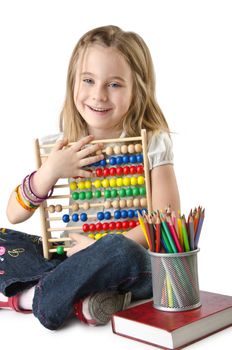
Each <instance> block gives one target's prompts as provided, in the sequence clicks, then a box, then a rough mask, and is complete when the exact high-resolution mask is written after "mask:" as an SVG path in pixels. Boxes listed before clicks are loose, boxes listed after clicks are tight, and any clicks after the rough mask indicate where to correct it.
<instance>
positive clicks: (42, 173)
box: [6, 135, 103, 224]
mask: <svg viewBox="0 0 232 350" xmlns="http://www.w3.org/2000/svg"><path fill="white" fill-rule="evenodd" d="M92 140H93V136H91V135H89V136H86V137H84V138H83V139H81V140H80V141H78V142H76V143H74V144H73V145H72V146H71V147H66V146H67V144H68V141H67V140H62V141H59V142H57V144H56V145H55V147H54V148H53V150H52V152H51V154H50V155H49V157H48V158H47V160H46V161H45V162H44V163H43V165H42V166H41V167H40V168H39V169H38V171H37V172H36V173H35V174H34V176H33V177H32V183H31V185H32V189H33V192H34V193H36V195H37V196H39V197H45V196H46V195H47V194H48V192H49V190H50V189H51V188H52V187H53V186H54V185H55V183H56V182H57V181H58V179H60V178H70V177H73V176H84V177H90V176H91V172H90V171H87V170H83V169H82V167H84V166H86V165H89V164H92V163H95V162H98V161H100V160H101V159H102V158H103V155H102V154H100V155H94V156H91V154H94V153H96V151H98V150H100V149H101V148H102V147H103V145H102V144H95V145H90V146H89V147H85V146H86V145H87V144H89V143H90V142H91V141H92ZM6 213H7V217H8V220H9V221H10V222H11V223H12V224H17V223H20V222H23V221H25V220H27V219H28V218H30V217H31V216H32V215H33V212H31V211H28V210H26V209H24V208H23V207H22V206H21V205H20V204H19V203H18V201H17V199H16V193H15V191H13V192H12V193H11V195H10V198H9V201H8V205H7V211H6Z"/></svg>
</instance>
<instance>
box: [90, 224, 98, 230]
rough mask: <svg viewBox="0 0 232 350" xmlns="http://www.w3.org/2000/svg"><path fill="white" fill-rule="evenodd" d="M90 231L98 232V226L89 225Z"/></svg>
mask: <svg viewBox="0 0 232 350" xmlns="http://www.w3.org/2000/svg"><path fill="white" fill-rule="evenodd" d="M89 230H90V231H91V232H94V231H96V225H95V224H90V225H89Z"/></svg>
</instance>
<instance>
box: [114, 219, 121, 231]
mask: <svg viewBox="0 0 232 350" xmlns="http://www.w3.org/2000/svg"><path fill="white" fill-rule="evenodd" d="M115 228H116V229H117V230H120V229H121V228H122V223H121V221H117V222H116V224H115Z"/></svg>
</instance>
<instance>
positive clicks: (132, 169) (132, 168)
mask: <svg viewBox="0 0 232 350" xmlns="http://www.w3.org/2000/svg"><path fill="white" fill-rule="evenodd" d="M130 174H136V167H135V166H134V165H131V166H130Z"/></svg>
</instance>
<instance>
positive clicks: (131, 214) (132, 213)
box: [128, 209, 135, 219]
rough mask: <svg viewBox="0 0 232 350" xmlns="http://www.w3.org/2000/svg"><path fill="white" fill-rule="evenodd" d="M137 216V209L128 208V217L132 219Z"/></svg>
mask: <svg viewBox="0 0 232 350" xmlns="http://www.w3.org/2000/svg"><path fill="white" fill-rule="evenodd" d="M134 216H135V211H134V210H133V209H129V210H128V217H129V218H130V219H132V218H133V217H134Z"/></svg>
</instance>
